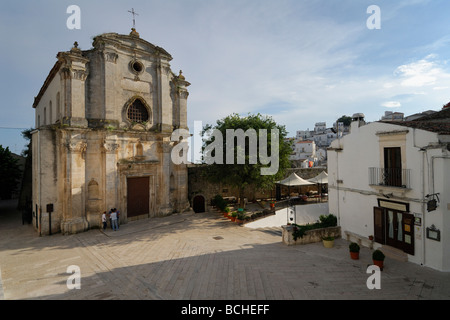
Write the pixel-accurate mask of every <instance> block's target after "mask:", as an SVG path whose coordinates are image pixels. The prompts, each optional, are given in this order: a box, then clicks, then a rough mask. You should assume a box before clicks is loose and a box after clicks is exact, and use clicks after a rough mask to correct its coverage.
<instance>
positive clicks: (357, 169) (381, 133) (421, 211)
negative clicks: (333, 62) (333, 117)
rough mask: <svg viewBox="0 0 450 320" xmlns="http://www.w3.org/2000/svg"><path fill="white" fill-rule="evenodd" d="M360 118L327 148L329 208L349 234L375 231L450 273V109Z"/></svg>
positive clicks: (382, 242) (386, 243)
mask: <svg viewBox="0 0 450 320" xmlns="http://www.w3.org/2000/svg"><path fill="white" fill-rule="evenodd" d="M354 120H355V121H354V122H353V123H352V126H351V133H350V134H349V135H347V136H345V137H343V138H341V139H338V140H335V141H334V142H332V144H331V147H330V148H329V149H328V174H329V175H328V179H329V208H330V213H333V214H335V215H337V217H338V221H339V225H340V226H341V227H342V232H343V236H345V235H346V233H348V232H350V233H351V234H352V237H357V238H358V237H359V238H362V239H367V238H368V237H369V236H370V235H373V236H374V237H375V242H374V247H376V248H377V247H384V248H385V249H386V251H388V250H390V251H392V250H393V249H392V248H396V249H398V250H397V251H398V252H400V254H401V255H403V257H404V258H405V259H407V260H408V261H410V262H413V263H417V264H420V265H424V266H428V267H431V268H434V269H437V270H441V271H450V108H445V109H443V110H442V111H440V112H437V113H435V114H432V115H430V116H427V117H422V118H420V119H417V120H415V121H399V122H373V123H370V124H365V123H364V121H363V120H362V119H360V118H355V119H354ZM430 200H431V201H430ZM433 200H435V201H436V202H435V203H436V204H437V207H436V208H432V206H433V203H434V201H433ZM396 249H394V251H396Z"/></svg>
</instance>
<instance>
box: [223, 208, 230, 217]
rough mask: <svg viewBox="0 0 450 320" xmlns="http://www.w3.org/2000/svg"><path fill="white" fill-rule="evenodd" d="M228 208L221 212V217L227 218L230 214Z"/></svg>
mask: <svg viewBox="0 0 450 320" xmlns="http://www.w3.org/2000/svg"><path fill="white" fill-rule="evenodd" d="M230 211H231V210H230V208H229V207H226V208H225V209H224V210H223V216H224V217H225V218H226V217H228V214H229V213H230Z"/></svg>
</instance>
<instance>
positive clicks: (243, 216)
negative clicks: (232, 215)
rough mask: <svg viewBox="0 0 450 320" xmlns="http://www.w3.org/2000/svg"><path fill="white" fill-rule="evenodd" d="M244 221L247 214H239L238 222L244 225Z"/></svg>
mask: <svg viewBox="0 0 450 320" xmlns="http://www.w3.org/2000/svg"><path fill="white" fill-rule="evenodd" d="M244 219H245V213H244V212H238V213H237V216H236V222H237V223H239V224H242V223H244Z"/></svg>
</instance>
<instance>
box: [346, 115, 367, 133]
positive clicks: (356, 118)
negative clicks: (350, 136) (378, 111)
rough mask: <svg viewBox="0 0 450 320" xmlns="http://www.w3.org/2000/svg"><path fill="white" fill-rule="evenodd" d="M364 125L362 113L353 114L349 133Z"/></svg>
mask: <svg viewBox="0 0 450 320" xmlns="http://www.w3.org/2000/svg"><path fill="white" fill-rule="evenodd" d="M365 124H366V121H365V120H364V113H355V114H354V115H353V116H352V123H351V125H350V132H352V131H354V130H357V129H358V128H359V127H362V126H363V125H365Z"/></svg>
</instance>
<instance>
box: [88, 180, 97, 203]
mask: <svg viewBox="0 0 450 320" xmlns="http://www.w3.org/2000/svg"><path fill="white" fill-rule="evenodd" d="M99 196H100V190H99V187H98V183H97V181H95V179H94V178H92V179H91V181H89V184H88V199H93V200H95V199H98V198H99Z"/></svg>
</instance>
